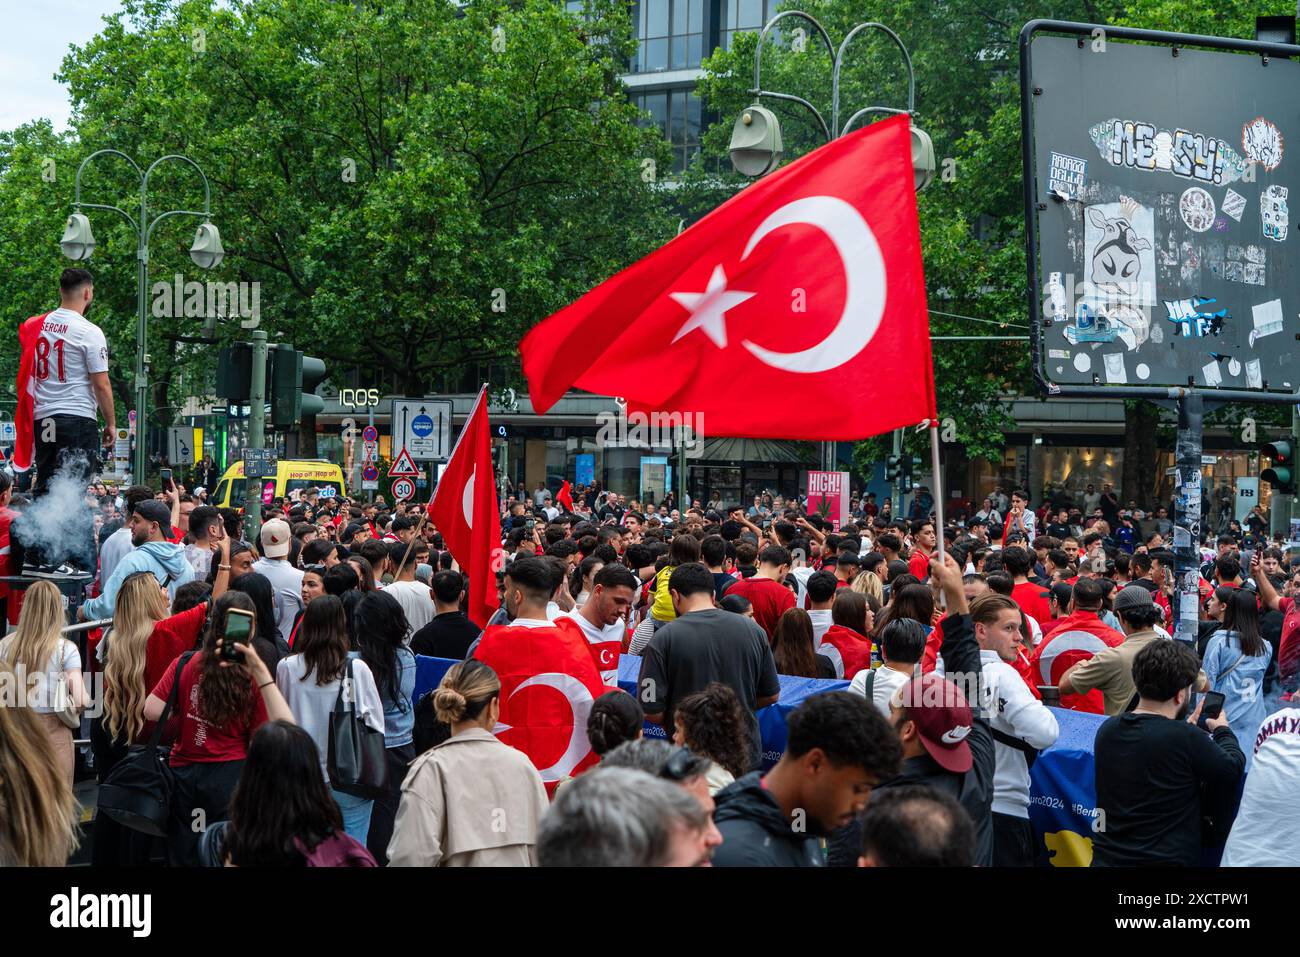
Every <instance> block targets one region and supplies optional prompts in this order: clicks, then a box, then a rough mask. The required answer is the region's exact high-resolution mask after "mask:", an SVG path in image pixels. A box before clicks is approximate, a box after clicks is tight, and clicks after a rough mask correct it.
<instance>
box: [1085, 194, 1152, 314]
mask: <svg viewBox="0 0 1300 957" xmlns="http://www.w3.org/2000/svg"><path fill="white" fill-rule="evenodd" d="M1088 221H1089V222H1090V223H1091V224H1092V225H1093V226H1095V227H1096V228H1097V229H1099V230H1101V231H1102V234H1101V239H1100V242H1098V244H1097V248H1096V250H1095V251H1094V252H1093V255H1092V265H1091V273H1090V277H1091V279H1092V282H1093V283H1094V284H1095V285H1096V286H1097V288H1098V289H1100V290H1102V291H1103V292H1108V293H1114V294H1116V295H1120V296H1134V295H1136V294H1137V290H1138V283H1139V281H1140V280H1141V279H1142V278H1143V277H1142V276H1141V272H1142V261H1141V259H1140V258H1139V256H1138V254H1139V253H1140V252H1142V251H1143V250H1146V249H1150V248H1151V243H1150V242H1149V241H1148V240H1147V239H1145V238H1139V237H1138V235H1137V232H1136V231H1135V230H1134V229H1133V225H1132V223H1131V222H1129V220H1128V219H1127V218H1125V217H1124V216H1116V217H1114V218H1111V217H1108V216H1107V215H1106V214H1105V213H1103V212H1102V211H1101V210H1099V209H1097V208H1096V207H1089V209H1088Z"/></svg>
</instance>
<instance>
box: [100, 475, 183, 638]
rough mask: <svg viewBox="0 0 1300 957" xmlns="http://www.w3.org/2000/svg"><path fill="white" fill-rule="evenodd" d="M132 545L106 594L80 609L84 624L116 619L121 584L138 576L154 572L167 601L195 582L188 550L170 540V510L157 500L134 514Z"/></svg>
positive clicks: (147, 502)
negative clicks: (115, 604)
mask: <svg viewBox="0 0 1300 957" xmlns="http://www.w3.org/2000/svg"><path fill="white" fill-rule="evenodd" d="M130 529H131V544H132V545H134V546H135V547H134V548H133V549H132V550H131V551H130V552H128V553H127V555H126V557H125V558H123V559H122V560H121V561H120V562H118V563H117V567H116V568H115V569H114V570H113V574H112V576H111V577H110V578H109V579H108V581H106V582H105V583H104V591H103V593H102V594H100V595H98V596H97V597H95V598H92V599H90V600H89V601H88V602H86V603H85V604H84V605H82V606H81V607H80V608H78V609H77V618H78V619H79V620H81V621H95V620H96V619H99V618H111V617H112V616H113V603H114V602H115V601H117V590H118V589H119V588H121V587H122V582H124V581H126V579H127V578H128V577H129V576H131V575H134V574H135V573H136V572H152V573H153V576H154V577H155V578H156V579H158V584H159V585H162V586H163V587H164V588H166V589H167V595H168V598H174V597H175V596H176V589H177V588H179V587H180V586H181V585H184V584H185V583H186V582H191V581H193V580H194V569H193V568H191V567H190V563H189V562H188V561H186V560H185V549H184V548H182V547H181V546H180V545H176V544H173V543H172V542H169V541H168V540H167V531H170V530H171V509H169V508H168V507H167V506H166V505H164V504H163V503H162V502H159V501H157V500H156V499H149V500H147V501H144V502H140V503H139V504H138V505H136V507H135V511H133V512H132V513H131V521H130Z"/></svg>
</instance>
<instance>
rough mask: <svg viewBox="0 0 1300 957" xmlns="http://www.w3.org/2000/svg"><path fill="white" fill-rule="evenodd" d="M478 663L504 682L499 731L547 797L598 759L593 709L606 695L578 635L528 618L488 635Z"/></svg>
mask: <svg viewBox="0 0 1300 957" xmlns="http://www.w3.org/2000/svg"><path fill="white" fill-rule="evenodd" d="M474 657H475V658H477V659H478V660H479V661H482V662H483V663H484V664H487V665H490V666H491V668H492V670H493V671H495V672H496V673H497V677H498V678H500V679H501V717H500V718H499V719H498V721H499V723H498V724H497V727H496V728H495V729H494V733H495V734H496V735H497V736H498V737H499V738H500V739H501V740H502V741H503V742H504V743H506V744H508V745H510V746H511V747H513V748H518V749H519V750H520V751H522V752H524V754H526V755H528V758H529V760H531V761H532V762H533V765H534V766H535V767H536V768H537V771H538V773H540V774H541V776H542V782H543V783H544V784H545V785H546V791H547V793H548V794H552V795H553V794H554V793H555V787H556V785H557V784H558V783H559V782H560V780H562V779H563V778H565V777H571V776H573V775H575V774H578V773H580V772H582V771H585V770H586V769H587V768H589V767H591V766H592V765H593V764H595V763H596V761H597V760H598V758H597V756H596V753H595V752H594V751H592V750H591V742H590V741H588V740H587V717H588V716H589V715H590V714H591V704H592V702H593V701H595V700H596V699H597V698H599V697H600V696H601V695H602V694H604V693H605V692H606V691H609V690H611V689H609V688H606V687H605V686H604V684H603V683H602V682H601V680H600V673H599V672H598V671H597V670H596V665H595V663H594V662H593V661H592V656H591V652H590V651H589V650H588V647H587V642H586V641H585V640H583V638H582V636H581V635H580V634H579V633H578V632H577V629H560V628H557V627H556V626H555V625H553V624H551V623H550V622H545V621H532V620H529V621H527V623H523V621H522V620H521V619H516V622H515V623H514V624H511V625H493V626H492V627H491V628H489V629H487V630H486V631H485V632H484V633H483V640H482V641H480V642H479V644H478V647H477V648H476V649H475V650H474Z"/></svg>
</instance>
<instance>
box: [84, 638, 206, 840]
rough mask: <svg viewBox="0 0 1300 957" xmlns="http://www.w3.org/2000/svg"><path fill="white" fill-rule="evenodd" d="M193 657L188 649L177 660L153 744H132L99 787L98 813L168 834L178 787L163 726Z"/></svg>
mask: <svg viewBox="0 0 1300 957" xmlns="http://www.w3.org/2000/svg"><path fill="white" fill-rule="evenodd" d="M192 657H194V652H192V651H187V652H186V653H185V654H183V655H181V657H180V661H178V662H177V663H176V674H175V676H174V677H173V680H172V691H171V694H169V695H168V696H167V704H166V705H165V706H164V707H163V712H162V714H161V715H159V717H158V723H157V725H155V726H154V729H153V735H152V736H151V737H150V739H149V743H148V744H135V745H132V746H131V747H130V749H129V750H128V751H127V753H126V757H124V758H122V760H121V761H119V762H117V764H115V765H114V766H113V770H112V771H110V772H109V773H108V777H106V778H105V779H104V783H102V784H101V785H100V786H99V795H98V797H97V799H96V802H95V803H96V806H97V808H98V811H97V813H99V814H107V815H108V816H109V817H111V818H112V819H113V820H114V821H117V823H119V824H121V825H122V826H123V827H129V828H130V829H131V830H133V831H142V832H143V833H145V834H152V835H154V836H155V837H166V836H167V822H168V819H169V818H170V817H171V805H172V792H173V791H174V789H175V787H176V777H175V775H174V774H173V773H172V769H171V766H170V765H169V764H168V763H167V759H168V756H169V754H170V753H171V748H170V747H164V746H163V745H162V744H161V741H162V731H163V726H164V725H166V724H167V718H168V716H169V715H170V714H171V710H172V706H173V705H174V704H175V703H176V696H177V693H178V692H179V690H180V686H181V671H182V670H183V669H184V668H185V665H186V663H187V662H188V661H189V660H190V659H191V658H192Z"/></svg>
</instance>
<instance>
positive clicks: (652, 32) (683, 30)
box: [631, 0, 710, 73]
mask: <svg viewBox="0 0 1300 957" xmlns="http://www.w3.org/2000/svg"><path fill="white" fill-rule="evenodd" d="M706 2H710V0H635V2H634V3H633V4H632V24H633V26H634V27H635V29H636V36H637V52H636V53H635V54H634V55H633V58H632V64H631V72H633V73H659V72H662V71H665V70H689V69H695V68H696V67H698V66H699V65H700V60H701V59H702V58H703V56H704V4H705V3H706Z"/></svg>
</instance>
